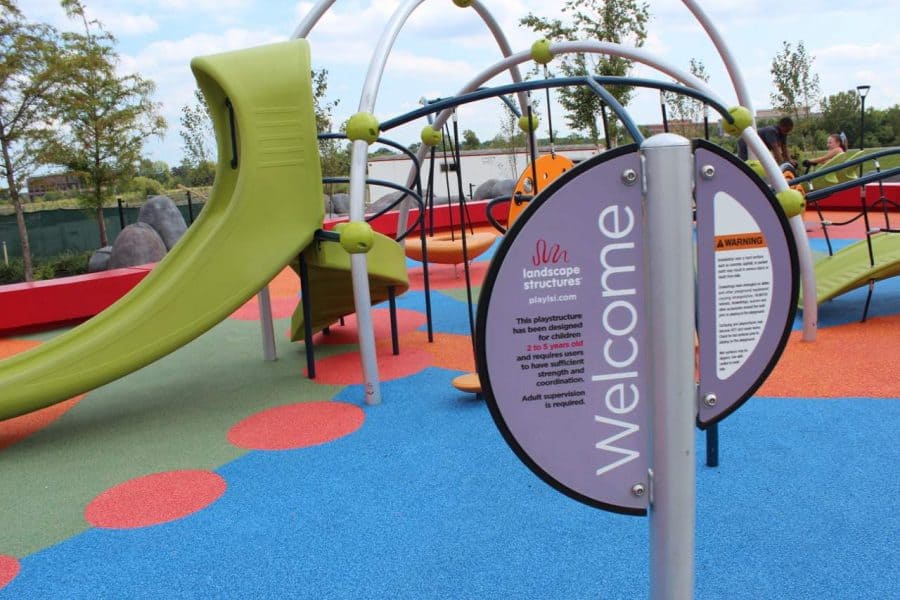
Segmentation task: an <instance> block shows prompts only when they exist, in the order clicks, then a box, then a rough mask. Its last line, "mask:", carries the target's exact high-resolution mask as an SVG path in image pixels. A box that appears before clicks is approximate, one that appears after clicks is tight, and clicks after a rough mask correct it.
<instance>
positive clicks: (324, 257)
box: [291, 225, 409, 341]
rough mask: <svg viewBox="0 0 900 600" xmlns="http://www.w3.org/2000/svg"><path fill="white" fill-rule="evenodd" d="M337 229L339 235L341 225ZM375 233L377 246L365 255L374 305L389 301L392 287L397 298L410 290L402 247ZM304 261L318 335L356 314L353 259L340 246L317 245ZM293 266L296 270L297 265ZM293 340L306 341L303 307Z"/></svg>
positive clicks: (293, 327)
mask: <svg viewBox="0 0 900 600" xmlns="http://www.w3.org/2000/svg"><path fill="white" fill-rule="evenodd" d="M335 229H336V230H337V231H340V225H338V226H337V227H336V228H335ZM374 233H375V243H374V244H373V245H372V249H371V250H370V251H369V252H368V253H367V254H366V265H367V270H368V272H369V295H370V297H371V298H370V299H371V301H372V304H376V303H378V302H383V301H384V300H387V299H388V293H389V292H388V290H389V288H390V287H393V288H394V294H395V295H397V296H399V295H400V294H402V293H403V292H405V291H406V290H407V289H409V278H408V274H407V270H406V253H405V251H404V248H403V246H401V245H400V244H398V243H397V242H396V241H394V240H393V239H391V238H389V237H387V236H384V235H382V234H380V233H378V232H374ZM303 258H304V260H305V261H306V265H307V271H308V273H309V289H310V291H309V301H310V306H311V310H310V315H311V318H310V325H311V326H312V331H313V333H316V332H318V331H321V330H322V329H324V328H325V327H328V326H330V325H333V324H334V323H335V322H336V321H337V320H338V319H340V318H341V317H344V316H346V315H349V314H351V313H353V312H355V310H356V309H355V307H354V304H353V283H352V280H351V278H350V255H349V254H347V252H346V251H345V250H344V249H343V248H342V247H341V245H340V244H339V243H337V242H333V241H317V242H315V243H313V244H310V245H309V246H308V247H307V248H306V250H304V251H303ZM292 266H293V267H294V268H295V269H297V264H296V263H295V264H294V265H292ZM291 339H292V340H293V341H299V340H302V339H304V319H303V305H302V304H301V305H299V306H298V307H297V310H295V311H294V316H293V318H292V319H291Z"/></svg>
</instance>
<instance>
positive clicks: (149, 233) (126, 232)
mask: <svg viewBox="0 0 900 600" xmlns="http://www.w3.org/2000/svg"><path fill="white" fill-rule="evenodd" d="M165 255H166V244H165V243H164V242H163V240H162V237H160V235H159V234H158V233H157V232H156V230H155V229H154V228H153V227H151V226H150V225H148V224H147V223H142V222H137V223H134V224H132V225H128V226H127V227H125V229H123V230H122V232H121V233H120V234H119V237H117V238H116V242H115V243H114V244H113V246H112V252H111V253H110V257H109V265H108V267H107V268H109V269H118V268H121V267H133V266H136V265H145V264H147V263H152V262H158V261H160V260H162V258H163V257H164V256H165Z"/></svg>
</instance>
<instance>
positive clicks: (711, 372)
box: [694, 142, 798, 427]
mask: <svg viewBox="0 0 900 600" xmlns="http://www.w3.org/2000/svg"><path fill="white" fill-rule="evenodd" d="M694 159H695V164H696V168H697V171H698V172H697V176H696V182H697V183H696V193H695V195H696V201H697V245H698V250H697V274H698V294H697V315H698V337H699V340H700V387H699V395H700V408H699V412H698V416H697V422H698V424H699V425H700V427H708V426H709V425H712V424H714V423H717V422H718V421H720V420H722V419H724V418H725V417H726V416H728V415H729V414H731V412H733V411H734V410H735V409H737V408H738V407H739V406H740V405H741V404H742V403H743V402H744V401H745V400H746V399H747V398H749V397H750V396H751V394H753V392H755V391H756V390H757V388H759V386H760V385H761V384H762V382H763V381H765V378H766V377H767V376H768V374H769V372H770V371H771V370H772V368H773V367H774V366H775V363H776V362H777V361H778V358H779V357H780V356H781V353H782V351H783V350H784V346H785V344H786V343H787V339H788V335H789V334H790V331H791V326H792V324H793V321H794V314H795V312H796V307H797V294H798V283H797V273H798V268H797V253H796V249H795V247H794V243H793V236H792V235H791V233H790V228H789V225H788V222H787V219H785V217H784V214H783V212H782V211H781V209H780V207H778V205H777V201H776V199H775V197H774V195H773V194H772V192H771V191H770V190H769V189H768V188H766V187H765V186H764V185H763V184H762V182H761V181H760V180H759V179H758V178H756V177H754V176H753V175H752V173H751V172H750V170H749V169H748V168H747V167H746V166H745V165H743V164H742V163H740V162H738V161H737V160H736V159H735V158H734V157H733V156H732V155H730V154H728V153H727V152H725V151H724V150H722V149H721V148H719V147H717V146H713V145H712V144H708V143H703V142H699V147H698V148H697V150H696V151H695V153H694Z"/></svg>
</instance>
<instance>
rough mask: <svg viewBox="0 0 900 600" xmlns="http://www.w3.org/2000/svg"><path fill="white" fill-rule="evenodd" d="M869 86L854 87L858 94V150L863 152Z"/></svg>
mask: <svg viewBox="0 0 900 600" xmlns="http://www.w3.org/2000/svg"><path fill="white" fill-rule="evenodd" d="M871 87H872V86H870V85H858V86H856V93H857V94H859V100H860V105H859V149H860V150H863V149H864V148H865V147H866V146H865V132H866V95H867V94H868V93H869V89H870V88H871Z"/></svg>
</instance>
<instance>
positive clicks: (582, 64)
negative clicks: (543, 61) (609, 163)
mask: <svg viewBox="0 0 900 600" xmlns="http://www.w3.org/2000/svg"><path fill="white" fill-rule="evenodd" d="M562 13H563V14H564V15H566V16H567V17H568V20H567V21H565V22H564V21H563V20H561V19H545V18H540V17H536V16H535V15H533V14H530V13H529V14H528V16H526V17H524V18H523V19H521V20H520V23H521V24H522V25H524V26H526V27H528V28H530V29H531V30H532V31H535V32H538V33H541V34H542V35H544V36H545V37H546V38H547V39H549V40H551V41H565V40H569V41H577V40H599V41H604V42H615V43H627V44H629V45H631V46H636V47H640V46H643V44H644V40H645V39H646V38H647V21H648V20H649V18H650V11H649V8H648V5H647V4H646V3H643V2H637V1H636V0H606V1H604V0H566V3H565V4H564V5H563V8H562ZM631 65H632V63H631V61H630V60H626V59H624V58H620V57H616V56H607V55H586V54H574V55H573V54H568V55H565V56H560V57H557V58H556V59H554V62H553V63H551V66H558V69H559V70H560V72H561V73H562V74H563V75H565V76H568V77H583V76H595V75H600V76H624V75H627V74H628V73H629V72H630V71H631ZM609 91H610V93H611V94H612V95H613V96H614V97H615V98H616V100H618V101H619V102H620V103H621V104H622V105H623V106H627V105H628V102H629V101H630V99H631V96H632V94H633V89H631V88H629V87H625V86H615V87H612V88H610V90H609ZM559 103H560V105H561V106H562V107H563V108H564V109H565V111H566V123H567V125H568V126H569V128H571V129H573V130H575V131H583V132H586V133H588V135H589V137H590V139H591V140H592V141H593V142H594V143H595V144H597V143H598V142H599V140H600V132H601V128H600V124H599V123H598V120H597V117H598V115H599V114H600V107H601V104H602V102H601V100H600V98H599V96H597V95H596V94H595V93H594V92H593V91H592V90H591V89H589V88H587V87H585V86H577V87H572V88H561V89H560V90H559ZM610 129H612V131H611V132H610V133H611V134H612V135H611V136H610V137H611V138H612V139H615V137H616V133H617V131H618V128H617V125H616V124H615V123H614V122H611V123H610Z"/></svg>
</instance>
